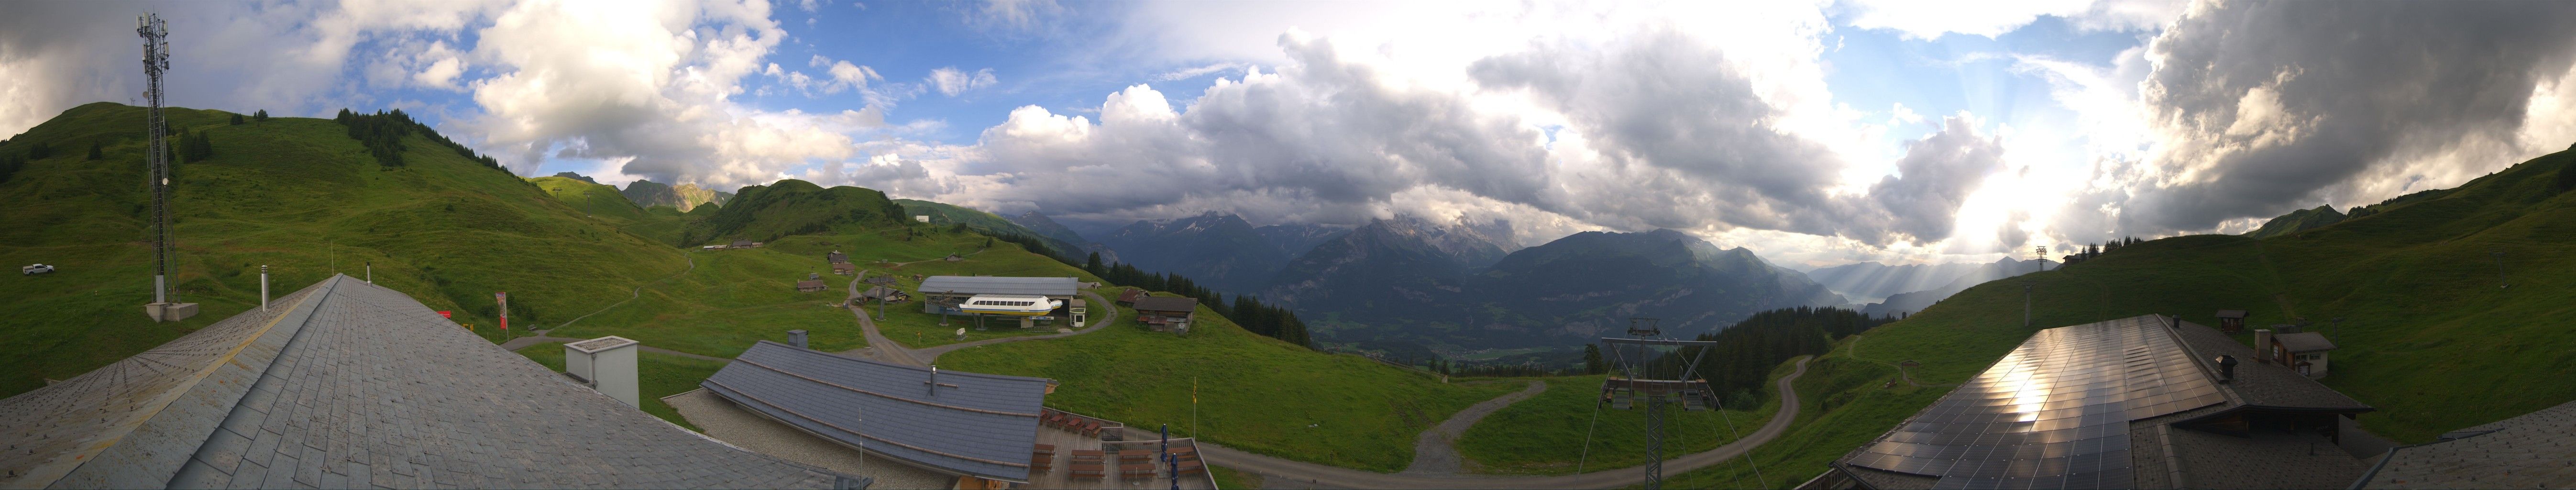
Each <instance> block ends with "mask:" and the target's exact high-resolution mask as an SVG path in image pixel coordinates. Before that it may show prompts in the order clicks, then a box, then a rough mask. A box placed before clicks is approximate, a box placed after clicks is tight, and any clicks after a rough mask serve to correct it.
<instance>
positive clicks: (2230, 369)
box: [2218, 356, 2236, 383]
mask: <svg viewBox="0 0 2576 490" xmlns="http://www.w3.org/2000/svg"><path fill="white" fill-rule="evenodd" d="M2235 381H2236V356H2218V382H2220V383H2232V382H2235Z"/></svg>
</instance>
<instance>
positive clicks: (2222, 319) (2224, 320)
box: [2218, 310, 2245, 334]
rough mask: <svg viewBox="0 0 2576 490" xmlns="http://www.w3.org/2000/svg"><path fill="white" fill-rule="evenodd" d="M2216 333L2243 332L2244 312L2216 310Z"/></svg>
mask: <svg viewBox="0 0 2576 490" xmlns="http://www.w3.org/2000/svg"><path fill="white" fill-rule="evenodd" d="M2218 331H2220V332H2227V333H2229V334H2235V333H2237V332H2243V331H2245V310H2218Z"/></svg>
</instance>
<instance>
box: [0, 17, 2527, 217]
mask: <svg viewBox="0 0 2576 490" xmlns="http://www.w3.org/2000/svg"><path fill="white" fill-rule="evenodd" d="M145 12H153V13H157V14H158V15H160V16H161V17H162V18H164V19H166V20H168V21H169V25H170V28H169V29H170V32H171V42H172V45H173V48H172V51H173V61H172V64H173V70H172V72H171V74H170V75H169V78H168V81H167V82H166V83H167V84H168V88H167V89H166V90H167V92H168V93H169V94H170V96H169V100H170V102H171V104H172V105H176V106H181V107H193V108H214V109H225V110H231V111H236V112H250V111H253V110H263V109H264V110H268V111H269V112H270V113H271V114H275V115H282V116H312V117H329V115H331V114H333V113H336V112H337V111H339V110H340V109H342V108H349V109H353V110H358V111H362V112H367V111H377V110H388V109H401V110H403V111H405V112H407V113H410V114H413V115H414V116H415V117H418V118H420V119H422V120H423V121H424V122H426V123H428V124H431V125H432V126H434V127H435V128H437V129H438V131H439V132H441V133H442V134H445V135H447V136H448V137H450V138H453V139H456V140H458V141H461V142H465V143H467V144H468V145H470V146H473V147H474V148H476V149H478V150H480V151H482V152H484V153H488V154H491V155H493V156H495V157H497V158H499V159H500V160H501V161H502V162H504V163H505V164H507V165H508V166H509V167H510V168H511V169H512V170H513V171H515V172H517V173H519V174H521V175H527V176H537V175H550V174H554V173H557V172H566V171H569V172H577V173H581V174H584V175H589V176H592V177H594V178H596V179H598V180H599V181H601V182H604V183H610V184H617V185H623V184H625V183H628V182H632V181H634V180H638V179H650V180H653V181H656V182H664V183H694V184H698V185H700V186H705V187H712V188H716V189H720V190H732V189H738V188H740V187H742V186H746V185H761V184H767V183H770V182H774V181H776V180H778V179H782V178H796V179H803V180H807V181H812V182H815V183H818V184H822V185H856V186H862V187H868V188H874V189H879V190H884V191H886V192H887V193H888V194H890V195H893V196H895V197H902V198H915V199H927V200H935V201H941V202H948V203H952V204H959V205H965V206H969V207H974V208H978V209H983V210H986V211H992V212H996V213H1002V214H1017V213H1021V212H1026V211H1030V210H1039V211H1042V212H1045V213H1047V214H1048V215H1050V216H1053V217H1055V218H1056V219H1058V220H1059V221H1065V222H1067V223H1068V224H1073V225H1075V226H1076V227H1077V228H1094V229H1097V228H1099V227H1105V226H1116V225H1120V224H1124V223H1128V222H1132V221H1135V220H1140V219H1164V218H1175V217H1183V216H1190V215H1196V214H1201V213H1207V212H1220V213H1233V214H1238V215H1241V216H1243V217H1244V218H1245V219H1247V220H1249V221H1251V222H1253V223H1254V224H1255V225H1268V224H1283V223H1314V224H1329V225H1358V224H1364V223H1366V222H1368V221H1369V220H1371V219H1377V218H1385V217H1390V216H1393V215H1395V214H1399V213H1404V214H1413V215H1418V216H1428V217H1434V218H1437V219H1441V220H1450V221H1457V222H1466V223H1490V222H1491V221H1493V220H1509V221H1510V223H1511V225H1512V229H1513V230H1514V233H1513V235H1514V236H1513V237H1512V239H1513V240H1516V241H1519V242H1521V243H1522V244H1523V245H1534V244H1538V243H1544V242H1546V241H1548V240H1553V239H1555V238H1558V237H1562V236H1565V235H1567V234H1571V233H1576V232H1581V231H1592V230H1603V231H1646V230H1652V229H1655V228H1671V229H1675V230H1680V231H1684V232H1687V233H1692V234H1695V235H1698V236H1700V237H1702V238H1705V239H1708V240H1710V241H1712V242H1715V243H1717V244H1719V245H1721V246H1727V247H1737V246H1741V247H1746V248H1749V249H1751V250H1753V251H1754V252H1756V253H1757V254H1760V255H1762V256H1763V257H1765V258H1767V259H1770V260H1772V261H1774V262H1779V263H1782V264H1784V265H1789V266H1792V267H1799V268H1807V267H1815V266H1824V265H1833V264H1841V263H1849V262H1857V261H1880V262H1885V263H1933V262H1956V261H1991V260H1994V259H1996V258H2000V257H2006V256H2013V257H2022V258H2027V257H2028V256H2029V255H2030V254H2029V250H2030V249H2031V248H2032V247H2035V246H2048V247H2050V248H2052V249H2057V250H2064V249H2066V248H2068V247H2072V246H2078V245H2081V244H2084V243H2090V242H2101V241H2105V240H2108V239H2111V238H2113V237H2118V236H2139V237H2148V238H2153V237H2162V236H2174V235H2181V234H2192V233H2240V232H2244V231H2248V230H2251V229H2253V228H2254V227H2256V226H2259V225H2260V224H2261V223H2262V221H2263V220H2264V219H2267V218H2269V217H2272V216H2277V215H2280V214H2282V213H2286V212H2289V211H2291V210H2295V209H2303V208H2313V207H2316V206H2319V205H2331V206H2334V207H2335V208H2336V209H2338V210H2341V209H2348V208H2350V207H2354V206H2361V205H2368V204H2372V203H2376V202H2379V201H2381V200H2385V199H2389V198H2393V197H2396V196H2399V195H2403V194H2406V193H2410V192H2416V191H2422V190H2427V189H2438V188H2446V187H2451V186H2455V185H2458V184H2460V183H2463V182H2466V181H2468V180H2469V179H2472V178H2476V177H2478V176H2481V175H2485V174H2488V173H2492V172H2494V171H2497V170H2499V169H2502V168H2504V167H2507V166H2510V165H2512V164H2514V163H2518V162H2520V161H2522V160H2525V159H2528V158H2531V157H2534V156H2538V155H2541V154H2545V153H2548V152H2552V151H2557V150H2559V149H2561V148H2566V147H2567V146H2566V145H2569V144H2570V143H2576V83H2571V82H2576V70H2571V68H2576V67H2572V66H2571V65H2576V31H2569V30H2567V29H2564V28H2562V26H2565V25H2576V22H2571V21H2576V2H2260V3H2254V2H2243V3H2238V2H2230V3H2215V2H2191V3H2185V2H2085V1H2000V2H1978V3H1976V4H1974V5H1968V4H1955V3H1937V2H1904V1H1894V2H1881V1H1875V0H1845V1H1833V2H1803V3H1802V2H1787V1H1781V2H1673V3H1656V2H1329V3H1322V2H1260V1H1243V2H1065V3H1058V2H1050V1H995V2H847V1H822V0H810V1H788V2H780V3H767V2H760V1H748V2H735V1H710V2H697V3H652V2H554V1H518V2H505V1H493V2H418V3H414V2H381V1H367V2H347V3H332V2H7V3H0V135H8V134H17V133H19V132H22V131H25V130H26V129H27V128H28V127H31V126H34V125H36V124H38V123H41V122H43V121H45V120H46V119H48V118H50V117H53V116H54V115H56V114H59V113H61V112H62V111H63V110H66V109H69V108H71V107H73V106H77V105H80V104H84V103H90V102H97V101H111V102H130V101H133V100H135V99H136V98H137V95H136V94H138V93H139V92H140V91H141V90H142V87H143V82H142V80H141V79H142V74H141V70H140V67H139V66H136V60H137V59H138V58H139V55H140V54H139V50H140V46H139V45H138V44H139V41H138V39H137V38H136V37H135V35H134V31H133V30H132V27H131V26H132V24H133V20H132V19H133V18H134V17H136V16H138V15H141V14H143V13H145Z"/></svg>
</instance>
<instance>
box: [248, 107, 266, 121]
mask: <svg viewBox="0 0 2576 490" xmlns="http://www.w3.org/2000/svg"><path fill="white" fill-rule="evenodd" d="M250 119H251V120H253V121H266V120H268V109H260V110H259V112H253V113H250Z"/></svg>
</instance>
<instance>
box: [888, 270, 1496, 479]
mask: <svg viewBox="0 0 2576 490" xmlns="http://www.w3.org/2000/svg"><path fill="white" fill-rule="evenodd" d="M1198 318H1200V319H1201V320H1199V321H1198V322H1197V323H1196V324H1195V325H1192V326H1191V331H1190V335H1189V336H1187V337H1182V336H1177V335H1173V334H1169V333H1159V332H1153V331H1150V330H1146V329H1144V328H1143V327H1139V326H1135V325H1132V324H1123V323H1122V324H1120V325H1117V326H1113V327H1110V328H1106V329H1102V330H1100V331H1098V332H1093V333H1089V334H1084V335H1079V336H1074V337H1066V338H1061V339H1048V340H1040V341H1032V342H1015V343H1007V344H997V345H992V346H986V347H978V348H973V349H965V350H960V351H956V352H951V353H949V354H947V355H945V356H941V357H940V358H939V364H940V366H941V367H944V368H949V369H960V370H966V371H974V372H985V373H999V374H1012V375H1021V376H1040V377H1046V378H1051V379H1055V380H1057V381H1060V382H1062V383H1063V385H1062V386H1061V387H1059V388H1057V390H1056V392H1055V394H1053V395H1048V396H1047V405H1048V406H1051V407H1055V408H1060V409H1064V410H1069V411H1073V412H1076V413H1081V414H1085V415H1093V416H1100V417H1107V418H1109V419H1112V420H1118V421H1121V422H1126V423H1127V424H1128V425H1129V426H1131V427H1145V428H1149V429H1150V428H1154V427H1158V426H1159V425H1161V424H1170V425H1171V428H1172V434H1173V435H1174V436H1182V435H1190V434H1196V435H1197V436H1199V437H1202V438H1206V439H1207V440H1209V441H1211V442H1216V443H1219V444H1224V445H1226V446H1227V447H1233V448H1237V449H1244V450H1249V451H1254V452H1259V453H1262V454H1268V455H1272V456H1278V457H1283V458H1288V459H1295V460H1301V461H1310V462H1315V463H1322V464H1329V465H1334V466H1342V467H1349V468H1359V469H1365V470H1370V471H1384V472H1394V471H1399V470H1403V469H1404V467H1405V465H1407V464H1410V463H1411V462H1412V461H1413V440H1414V437H1415V436H1416V435H1418V434H1421V433H1422V431H1423V430H1424V429H1427V428H1430V427H1431V426H1432V425H1436V424H1439V423H1440V421H1441V420H1446V419H1448V417H1449V415H1451V414H1455V413H1457V412H1458V411H1459V410H1462V409H1465V408H1467V406H1468V405H1474V404H1476V402H1480V401H1484V400H1487V399H1491V398H1493V397H1496V396H1502V395H1503V394H1504V393H1509V392H1512V391H1516V390H1519V389H1521V388H1522V386H1523V385H1522V384H1520V383H1491V384H1479V385H1463V384H1443V383H1441V382H1440V381H1439V380H1436V379H1432V378H1430V377H1428V376H1423V375H1420V374H1416V373H1412V372H1407V371H1403V370H1399V369H1395V368H1393V367H1389V366H1386V365H1384V364H1380V363H1378V362H1377V361H1371V360H1368V359H1366V358H1362V357H1359V356H1355V355H1348V354H1341V355H1327V354H1322V353H1317V352H1315V351H1311V350H1307V349H1306V348H1304V347H1299V346H1295V345H1290V344H1288V343H1286V342H1280V341H1279V340H1278V339H1273V338H1269V337H1264V336H1261V335H1258V334H1254V333H1252V332H1248V331H1245V330H1243V328H1242V327H1238V326H1236V325H1234V323H1233V322H1228V321H1225V320H1224V318H1223V317H1218V316H1216V314H1215V313H1213V312H1210V311H1208V309H1207V307H1205V306H1201V307H1199V312H1198ZM1193 383H1195V384H1196V385H1197V388H1196V390H1197V394H1196V395H1195V398H1196V399H1197V401H1198V403H1197V410H1196V413H1197V417H1196V421H1195V429H1194V428H1193V421H1192V417H1191V413H1192V409H1191V400H1192V398H1193V395H1192V392H1191V391H1192V388H1191V386H1192V384H1193Z"/></svg>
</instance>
